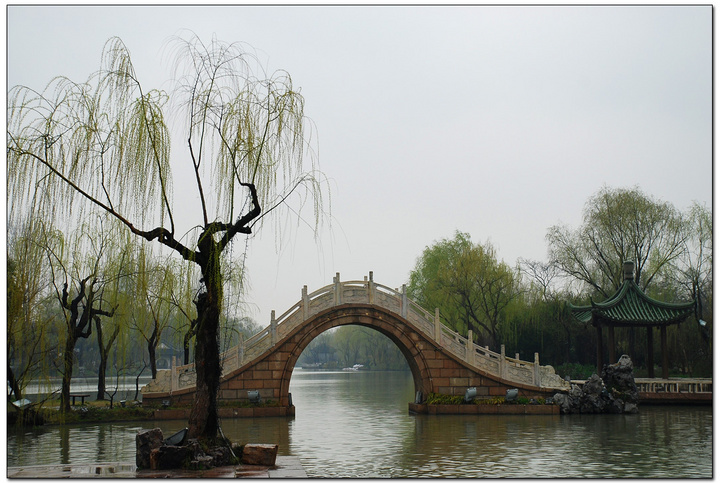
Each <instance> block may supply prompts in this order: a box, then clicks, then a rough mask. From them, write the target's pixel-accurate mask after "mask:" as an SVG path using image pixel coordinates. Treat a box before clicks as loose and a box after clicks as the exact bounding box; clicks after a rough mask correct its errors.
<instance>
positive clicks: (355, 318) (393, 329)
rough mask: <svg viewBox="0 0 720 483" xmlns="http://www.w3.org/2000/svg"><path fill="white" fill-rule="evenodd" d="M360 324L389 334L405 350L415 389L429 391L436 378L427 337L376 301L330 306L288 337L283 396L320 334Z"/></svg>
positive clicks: (283, 397)
mask: <svg viewBox="0 0 720 483" xmlns="http://www.w3.org/2000/svg"><path fill="white" fill-rule="evenodd" d="M345 325H358V326H362V327H368V328H371V329H374V330H377V331H378V332H380V333H381V334H383V335H384V336H386V337H387V338H389V339H390V340H391V341H392V342H393V343H394V344H395V345H396V346H397V347H398V348H399V349H400V352H402V354H403V356H405V360H406V361H407V364H408V367H409V368H410V372H411V373H412V376H413V382H414V384H415V391H416V392H417V391H420V392H422V393H423V394H429V393H430V392H431V391H432V379H431V373H430V369H429V367H428V364H427V360H426V358H425V356H424V355H423V351H422V348H423V347H424V346H426V345H427V341H423V340H421V339H422V337H421V336H420V335H419V334H418V333H417V332H416V331H414V330H412V329H411V328H410V327H409V326H408V325H407V323H405V322H403V321H401V320H400V319H399V318H398V316H397V315H396V314H393V313H392V312H391V311H389V310H387V309H383V308H381V307H377V306H372V305H359V304H354V305H345V306H339V307H334V308H332V309H327V310H325V311H323V312H321V313H319V314H317V315H315V316H313V317H312V318H311V319H310V320H308V323H307V324H306V325H304V326H303V327H302V328H299V330H298V331H297V332H296V333H294V334H293V335H291V337H290V340H289V341H288V347H289V349H290V350H289V351H288V352H289V355H288V358H287V361H286V363H285V367H284V368H283V375H282V379H281V385H280V394H279V395H280V400H281V401H284V400H285V398H287V397H288V394H289V392H290V379H291V378H292V373H293V370H294V368H295V365H296V364H297V361H298V359H299V357H300V355H301V354H302V352H303V351H304V350H305V348H306V347H307V346H308V344H310V342H311V341H312V340H313V339H315V337H317V336H318V335H320V334H322V333H323V332H325V331H327V330H330V329H332V328H335V327H341V326H345Z"/></svg>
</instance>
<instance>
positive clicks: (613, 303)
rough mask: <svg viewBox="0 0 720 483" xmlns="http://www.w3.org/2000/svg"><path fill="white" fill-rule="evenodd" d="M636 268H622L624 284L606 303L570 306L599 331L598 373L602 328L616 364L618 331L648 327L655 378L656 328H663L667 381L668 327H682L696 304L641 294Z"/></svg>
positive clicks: (627, 265)
mask: <svg viewBox="0 0 720 483" xmlns="http://www.w3.org/2000/svg"><path fill="white" fill-rule="evenodd" d="M633 271H634V264H633V263H632V262H625V263H624V264H623V275H624V281H623V284H622V285H621V286H620V288H619V289H618V291H617V292H615V295H613V296H612V297H610V298H609V299H607V300H606V301H605V302H599V303H595V302H593V301H592V300H591V301H590V305H585V306H582V307H579V306H575V305H572V304H569V305H570V310H571V312H572V314H573V316H575V318H576V319H577V320H579V321H580V322H585V323H588V322H590V323H592V325H593V326H594V327H596V328H597V370H598V374H600V373H601V371H602V365H603V342H602V328H603V327H607V328H608V355H609V359H610V362H611V363H612V362H614V361H615V327H645V328H647V340H648V357H647V366H648V376H649V377H655V371H654V368H653V365H654V360H653V327H660V351H661V352H662V377H663V379H668V377H669V374H668V373H669V371H668V353H667V326H668V325H671V324H679V323H681V322H683V321H684V320H685V319H687V318H688V316H689V315H690V314H692V313H693V308H694V307H695V301H692V302H686V303H681V304H670V303H665V302H660V301H658V300H654V299H652V298H650V297H648V296H647V295H645V293H644V292H643V291H642V290H640V287H638V286H637V284H636V283H635V280H634V279H633Z"/></svg>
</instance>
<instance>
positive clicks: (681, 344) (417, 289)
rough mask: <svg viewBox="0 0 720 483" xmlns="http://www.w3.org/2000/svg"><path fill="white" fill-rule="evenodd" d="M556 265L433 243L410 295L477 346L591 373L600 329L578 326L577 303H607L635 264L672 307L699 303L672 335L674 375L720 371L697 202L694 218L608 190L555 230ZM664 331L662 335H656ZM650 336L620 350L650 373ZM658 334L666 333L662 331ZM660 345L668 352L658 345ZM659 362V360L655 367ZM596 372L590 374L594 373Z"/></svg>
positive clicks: (706, 236)
mask: <svg viewBox="0 0 720 483" xmlns="http://www.w3.org/2000/svg"><path fill="white" fill-rule="evenodd" d="M547 241H548V255H549V260H548V261H535V260H528V259H522V258H521V259H519V260H518V261H517V263H516V264H515V266H510V265H508V264H507V263H505V262H503V261H501V260H498V259H497V256H496V253H495V250H494V248H493V246H492V245H491V244H490V243H485V244H476V243H473V242H472V240H471V237H470V235H469V234H467V233H462V232H456V233H455V235H454V236H453V237H452V238H447V239H442V240H439V241H437V242H436V243H435V244H433V245H432V246H430V247H427V248H426V249H425V250H424V251H423V253H422V254H421V256H420V257H419V258H418V259H417V263H416V266H415V268H414V269H413V270H412V272H411V273H410V280H409V284H408V291H409V294H410V295H411V297H412V298H414V299H415V300H416V301H417V302H418V303H419V304H420V305H421V306H423V307H425V308H426V309H427V310H429V311H434V309H435V308H436V307H437V308H439V309H440V315H441V318H442V322H443V323H444V324H445V325H447V326H448V327H450V328H451V329H453V330H455V331H456V332H458V333H460V334H462V335H464V336H467V333H468V330H472V331H473V338H474V339H475V343H478V344H480V345H483V346H484V345H488V346H490V348H491V349H493V350H495V351H499V348H500V345H501V344H504V345H505V350H506V353H507V354H510V355H513V354H515V353H518V354H519V355H520V357H521V358H523V359H526V360H532V358H533V354H534V353H535V352H538V353H540V356H541V363H544V364H552V365H554V366H555V367H556V369H559V372H560V373H561V374H562V373H566V374H568V375H571V376H573V377H582V376H584V375H586V374H587V373H588V372H591V371H592V364H593V362H594V360H595V351H596V340H595V338H596V332H595V331H594V330H591V328H589V327H586V326H585V325H583V324H581V323H579V322H577V321H576V320H574V319H573V317H572V315H571V314H570V312H569V310H568V307H567V304H568V302H571V303H574V304H576V305H587V304H589V302H590V300H593V301H597V302H600V301H603V300H606V299H607V298H608V297H610V296H611V295H612V294H614V293H615V291H616V290H617V289H618V288H619V287H620V285H621V284H622V265H623V262H624V261H626V260H631V261H633V262H634V264H635V281H636V283H637V284H638V285H639V286H640V288H641V289H642V290H644V291H645V293H646V294H648V295H649V296H651V297H653V298H655V299H657V300H660V301H665V302H680V301H688V300H695V301H696V302H697V303H696V310H695V313H694V315H693V316H692V317H691V318H690V319H689V320H687V321H685V322H684V323H682V324H679V325H673V326H671V327H670V328H669V329H668V343H669V357H670V364H671V367H672V370H671V372H673V373H674V374H678V375H694V376H703V375H704V376H710V375H711V374H712V321H713V320H712V319H713V314H712V310H711V305H712V215H711V213H710V211H709V210H708V209H707V208H706V207H704V206H701V205H699V204H697V203H695V204H693V205H692V206H691V208H690V209H689V210H688V211H687V212H686V213H680V212H679V211H678V210H676V209H675V208H674V207H673V206H672V205H671V204H669V203H664V202H661V201H658V200H655V199H653V198H652V197H650V196H648V195H645V194H644V193H642V192H641V191H640V190H639V189H637V188H635V189H610V188H607V187H605V188H602V189H601V190H600V191H599V192H598V193H596V194H595V195H593V196H592V197H591V198H590V199H589V200H588V202H587V203H586V206H585V210H584V213H583V222H582V224H581V226H579V227H577V228H571V227H568V226H565V225H556V226H552V227H550V228H549V229H548V233H547ZM656 332H657V331H656ZM646 337H647V335H646V331H644V330H642V331H641V330H637V331H636V330H634V329H632V328H628V329H618V330H617V331H616V344H617V347H616V353H617V354H623V353H626V354H628V355H630V357H631V358H632V359H633V361H634V363H635V365H636V366H638V369H637V370H636V374H638V375H643V373H645V374H647V368H646V367H644V365H645V362H646V361H645V359H646V354H645V353H644V348H645V347H647V344H646V340H645V338H646ZM657 337H659V335H657ZM654 347H656V348H659V341H657V342H656V343H655V345H654ZM658 360H660V359H659V358H658V357H655V361H658ZM587 375H590V374H587Z"/></svg>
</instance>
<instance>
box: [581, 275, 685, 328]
mask: <svg viewBox="0 0 720 483" xmlns="http://www.w3.org/2000/svg"><path fill="white" fill-rule="evenodd" d="M569 306H570V311H571V312H572V314H573V316H574V317H575V318H576V319H577V320H579V321H580V322H585V323H588V322H591V323H592V324H593V325H594V326H597V325H598V324H600V325H614V326H644V327H647V326H650V327H656V326H662V325H670V324H678V323H680V322H682V321H684V320H685V319H686V318H687V317H688V316H689V315H691V314H692V313H693V308H694V306H695V301H691V302H685V303H678V304H672V303H667V302H660V301H659V300H655V299H652V298H650V297H649V296H647V295H646V294H645V293H644V292H643V291H642V290H640V287H638V286H637V284H636V283H635V281H634V280H629V279H625V280H624V281H623V284H622V286H620V288H619V289H618V291H617V292H615V294H614V295H613V296H612V297H610V298H609V299H607V300H606V301H604V302H598V303H596V302H593V301H592V300H591V301H590V305H585V306H576V305H572V304H569Z"/></svg>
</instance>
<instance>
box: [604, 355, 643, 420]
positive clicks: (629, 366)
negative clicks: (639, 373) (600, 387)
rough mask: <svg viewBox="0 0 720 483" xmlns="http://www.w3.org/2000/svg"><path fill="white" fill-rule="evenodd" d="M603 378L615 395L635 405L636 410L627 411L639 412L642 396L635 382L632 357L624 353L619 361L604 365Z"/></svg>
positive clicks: (606, 385)
mask: <svg viewBox="0 0 720 483" xmlns="http://www.w3.org/2000/svg"><path fill="white" fill-rule="evenodd" d="M602 379H603V382H605V387H607V389H608V391H609V392H610V393H611V394H612V395H613V397H615V398H616V399H621V400H622V401H624V402H625V403H631V404H634V405H635V410H634V411H632V410H631V411H625V412H637V403H638V401H639V399H640V397H639V395H638V390H637V385H636V384H635V377H634V376H633V363H632V360H630V357H628V356H627V355H623V356H621V357H620V360H618V362H617V363H615V364H606V365H605V366H603V370H602Z"/></svg>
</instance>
